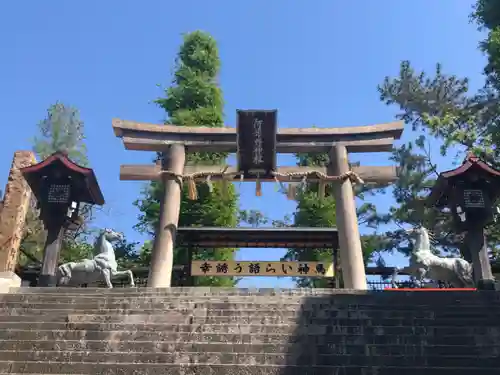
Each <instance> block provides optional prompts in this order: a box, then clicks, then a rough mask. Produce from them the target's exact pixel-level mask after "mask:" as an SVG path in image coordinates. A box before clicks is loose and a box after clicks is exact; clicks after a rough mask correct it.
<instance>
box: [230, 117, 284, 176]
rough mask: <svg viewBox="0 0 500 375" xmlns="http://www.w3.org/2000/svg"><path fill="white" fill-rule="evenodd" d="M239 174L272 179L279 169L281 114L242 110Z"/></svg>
mask: <svg viewBox="0 0 500 375" xmlns="http://www.w3.org/2000/svg"><path fill="white" fill-rule="evenodd" d="M237 114H238V120H237V124H236V131H237V135H238V156H237V159H238V170H239V171H241V172H242V173H243V174H244V176H245V177H251V178H255V177H260V178H272V177H273V176H272V175H271V173H270V172H271V171H274V170H275V169H276V132H277V128H278V124H277V121H278V111H276V110H272V111H242V110H238V111H237Z"/></svg>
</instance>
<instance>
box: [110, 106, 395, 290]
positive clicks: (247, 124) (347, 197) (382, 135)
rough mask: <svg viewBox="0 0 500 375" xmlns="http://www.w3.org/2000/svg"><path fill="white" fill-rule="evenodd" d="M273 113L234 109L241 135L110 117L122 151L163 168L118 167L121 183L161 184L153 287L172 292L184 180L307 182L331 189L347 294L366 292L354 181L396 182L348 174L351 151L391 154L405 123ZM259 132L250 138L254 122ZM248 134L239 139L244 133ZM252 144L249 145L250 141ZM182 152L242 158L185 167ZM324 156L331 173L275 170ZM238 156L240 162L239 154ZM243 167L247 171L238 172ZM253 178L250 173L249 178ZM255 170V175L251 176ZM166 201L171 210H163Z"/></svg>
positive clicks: (377, 173)
mask: <svg viewBox="0 0 500 375" xmlns="http://www.w3.org/2000/svg"><path fill="white" fill-rule="evenodd" d="M276 118H277V115H276V111H238V129H237V128H234V127H218V128H217V127H215V128H214V127H205V126H200V127H189V126H176V125H153V124H145V123H139V122H134V121H125V120H120V119H113V129H114V132H115V135H116V136H117V137H120V138H122V140H123V144H124V146H125V148H126V149H127V150H139V151H157V152H162V153H163V155H164V157H163V160H162V163H161V165H158V164H157V165H154V164H152V165H122V166H121V167H120V179H121V180H127V181H137V180H143V181H144V180H149V181H152V180H162V181H163V183H164V186H165V189H164V194H163V197H162V200H161V202H160V226H159V229H158V233H156V237H155V243H154V247H153V254H152V260H151V267H150V273H149V279H148V286H150V287H156V288H158V287H170V284H171V275H172V266H173V264H172V263H173V248H174V241H175V230H176V228H177V225H178V221H179V213H180V203H181V186H182V182H183V180H185V181H188V182H189V185H190V189H193V186H194V189H196V187H195V182H196V181H205V180H206V179H207V176H210V179H211V180H217V179H218V180H221V179H222V180H233V179H234V178H235V177H236V176H237V175H242V174H243V178H244V180H245V181H249V180H250V181H251V180H254V181H255V180H258V181H259V182H260V181H273V180H279V181H283V182H300V181H301V180H303V178H304V177H305V176H307V178H308V180H316V181H319V182H320V185H323V186H324V185H325V184H327V183H333V184H334V196H335V199H336V217H337V229H338V232H339V246H340V259H341V263H342V273H343V279H344V285H345V287H346V288H348V289H359V290H364V289H367V284H366V275H365V269H364V264H363V254H362V249H361V239H360V234H359V228H358V219H357V216H356V205H355V197H354V193H353V188H352V181H351V179H353V178H354V177H355V178H358V179H359V180H362V181H364V182H365V183H376V184H389V183H392V182H394V181H395V180H396V179H397V168H396V167H395V166H383V167H371V166H370V167H366V166H365V167H363V166H355V167H353V168H352V170H350V165H349V162H348V155H347V153H348V152H358V153H359V152H389V151H391V150H392V147H393V143H394V141H395V140H396V139H399V138H400V137H401V134H402V132H403V128H404V124H403V123H402V122H392V123H387V124H380V125H370V126H357V127H339V128H281V129H277V124H276V123H277V120H276ZM257 123H258V124H260V125H259V131H258V132H255V131H254V132H251V131H250V129H252V128H255V124H257ZM243 134H245V136H244V137H243V136H242V135H243ZM248 142H251V143H248ZM256 144H258V146H259V149H260V151H259V152H260V153H261V152H263V155H264V157H263V158H262V160H261V161H260V162H262V163H261V164H262V165H258V164H259V162H258V161H256V160H255V158H254V162H253V164H254V165H253V167H256V166H257V167H263V168H264V169H254V170H251V169H252V168H250V169H249V167H248V165H245V163H246V164H248V163H249V164H252V161H249V159H248V157H249V153H250V152H252V150H253V152H254V155H255V150H256V148H255V147H257V146H255V145H256ZM186 152H228V153H234V152H239V166H238V167H226V168H224V169H223V170H221V167H220V166H202V165H192V166H191V165H190V166H187V165H185V159H186ZM277 152H280V153H302V152H316V153H318V152H328V153H329V155H330V165H329V166H328V167H316V166H314V167H297V166H295V167H276V166H275V163H276V153H277ZM242 155H243V156H242ZM250 158H251V157H250ZM242 168H243V169H245V170H243V171H242ZM249 172H250V173H249ZM252 172H253V173H252ZM167 202H168V204H167Z"/></svg>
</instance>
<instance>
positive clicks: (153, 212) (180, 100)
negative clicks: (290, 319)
mask: <svg viewBox="0 0 500 375" xmlns="http://www.w3.org/2000/svg"><path fill="white" fill-rule="evenodd" d="M219 69H220V59H219V52H218V48H217V44H216V42H215V40H214V39H213V38H212V37H211V36H210V35H208V34H206V33H204V32H201V31H195V32H192V33H189V34H187V35H185V36H184V43H183V44H182V46H181V47H180V50H179V54H178V57H177V60H176V72H175V74H174V78H173V83H172V86H171V87H169V88H167V89H166V90H165V96H164V97H161V98H158V99H157V100H156V101H155V102H156V104H157V105H158V106H160V107H161V108H162V109H164V110H165V113H166V115H167V120H166V123H168V124H174V125H182V126H211V127H221V126H223V125H224V123H223V117H224V114H223V104H224V103H223V99H222V91H221V89H220V88H219V86H218V84H217V78H218V73H219ZM226 158H227V154H225V153H191V154H187V163H192V164H209V165H223V164H225V162H226ZM162 189H163V186H162V184H161V183H157V182H153V183H151V184H149V186H148V187H147V188H146V189H145V190H144V191H143V193H142V197H141V199H139V200H138V201H137V202H136V203H135V204H136V206H137V207H138V208H139V210H140V212H141V213H140V215H139V222H138V224H137V225H136V228H137V229H138V230H140V231H141V232H144V233H148V234H150V235H152V236H154V233H155V232H156V228H157V226H158V220H159V208H160V203H159V202H160V197H161V192H162ZM237 204H238V196H237V194H236V191H235V187H234V185H232V184H227V185H226V184H224V183H222V182H212V184H211V186H208V185H207V184H199V185H198V199H197V200H190V199H189V198H188V192H187V189H183V193H182V201H181V215H180V218H179V226H218V227H234V226H236V225H237V222H238V207H237ZM150 251H151V243H148V244H145V246H143V248H142V252H141V257H142V258H141V259H143V261H146V260H147V259H149V258H148V257H150V255H149V253H150ZM234 253H235V249H197V251H196V254H195V258H197V259H206V260H231V259H234ZM187 254H188V251H187V249H186V247H184V246H182V244H177V246H176V249H175V251H174V264H186V262H187ZM179 282H180V280H179V278H178V277H177V275H175V274H174V275H173V278H172V283H173V285H178V284H179ZM195 283H196V285H210V286H232V285H234V284H235V280H234V279H233V278H231V277H198V278H196V279H195Z"/></svg>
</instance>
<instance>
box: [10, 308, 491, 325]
mask: <svg viewBox="0 0 500 375" xmlns="http://www.w3.org/2000/svg"><path fill="white" fill-rule="evenodd" d="M11 318H12V317H11ZM19 318H25V320H22V319H19V320H13V321H20V322H22V321H26V322H30V321H36V320H37V319H36V318H35V319H28V318H27V317H19ZM48 318H49V317H48ZM50 318H52V320H46V319H44V320H43V321H45V322H53V321H56V320H55V319H54V318H55V317H50ZM63 318H64V317H63ZM499 318H500V317H499V316H492V317H489V316H478V317H475V318H473V319H472V318H471V317H456V318H453V317H448V316H444V317H436V316H435V317H415V316H407V317H389V318H386V317H381V316H370V314H369V313H368V314H364V316H361V315H358V316H357V317H354V316H352V317H345V318H344V317H300V318H297V317H296V316H292V317H290V316H282V315H278V314H275V315H262V316H261V315H255V314H253V315H251V314H249V316H241V315H236V316H213V315H212V316H211V315H208V314H207V315H202V314H198V315H182V314H172V313H171V312H170V311H169V312H166V313H165V314H164V315H139V314H136V315H87V314H85V315H69V316H66V317H65V321H66V322H69V323H144V324H148V323H169V324H236V323H237V324H306V325H333V326H338V325H347V326H354V325H360V326H370V325H374V324H376V325H380V326H394V325H397V326H401V325H413V326H422V325H430V326H459V327H463V326H464V325H470V324H472V325H474V326H477V327H480V326H497V325H498V322H499ZM59 321H62V319H60V320H59ZM0 327H2V321H1V320H0Z"/></svg>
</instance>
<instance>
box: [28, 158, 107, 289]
mask: <svg viewBox="0 0 500 375" xmlns="http://www.w3.org/2000/svg"><path fill="white" fill-rule="evenodd" d="M21 173H22V174H23V176H24V178H25V179H26V181H27V183H28V185H29V186H30V188H31V190H32V191H33V194H34V195H35V197H36V199H37V201H38V208H39V209H40V218H41V219H42V221H43V224H44V226H45V229H46V230H47V240H46V242H45V247H44V254H43V266H42V271H41V273H40V277H39V280H38V285H39V286H56V283H57V280H56V279H57V276H56V271H57V265H58V261H59V252H60V250H61V245H62V240H63V236H64V232H65V231H66V230H74V229H76V228H77V226H78V223H79V222H80V217H79V209H80V205H81V204H82V203H87V204H97V205H103V204H104V198H103V195H102V192H101V189H100V188H99V185H98V184H97V179H96V177H95V175H94V171H93V170H92V169H89V168H85V167H82V166H79V165H77V164H75V163H73V162H72V161H71V160H70V159H69V158H68V156H67V155H66V154H65V153H62V152H56V153H54V154H52V155H51V156H49V157H48V158H47V159H45V160H44V161H42V162H40V163H38V164H35V165H31V166H29V167H25V168H22V169H21Z"/></svg>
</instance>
